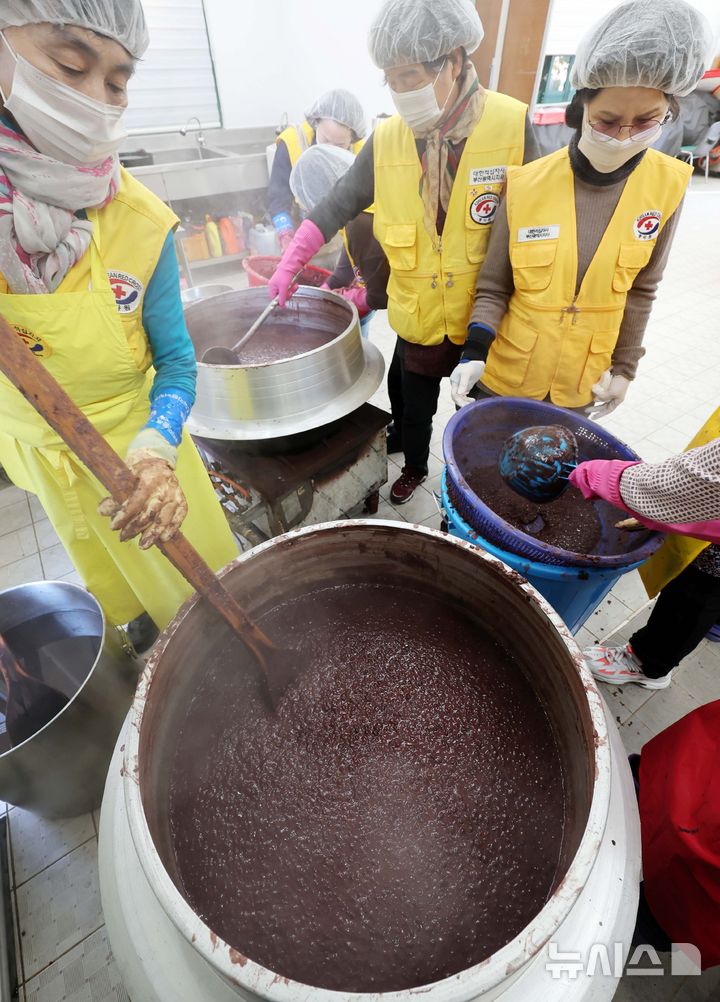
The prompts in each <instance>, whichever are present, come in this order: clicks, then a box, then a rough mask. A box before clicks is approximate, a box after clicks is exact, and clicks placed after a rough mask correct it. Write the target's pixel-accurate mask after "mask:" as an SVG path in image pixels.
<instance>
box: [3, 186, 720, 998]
mask: <svg viewBox="0 0 720 1002" xmlns="http://www.w3.org/2000/svg"><path fill="white" fill-rule="evenodd" d="M718 219H720V179H717V180H713V181H711V182H710V184H708V185H706V184H705V182H704V181H703V180H702V179H695V180H694V181H693V189H692V191H691V193H690V194H689V196H688V198H687V201H686V205H685V211H684V215H683V220H682V223H681V226H680V229H679V232H678V235H677V239H676V242H675V246H674V248H673V252H672V256H671V260H670V263H669V265H668V269H667V274H666V277H665V280H664V282H663V285H662V288H661V291H660V294H659V297H658V301H657V304H656V306H655V309H654V312H653V317H652V320H651V323H650V327H649V330H648V334H647V338H646V346H647V357H646V358H645V359H644V360H643V362H642V363H641V366H640V373H639V377H638V379H637V380H636V381H635V383H634V384H633V386H632V387H631V390H630V393H629V394H628V398H627V400H626V402H625V404H624V405H623V406H622V408H620V409H619V410H618V411H617V412H616V413H615V414H613V415H612V416H611V417H610V418H609V419H608V420H607V421H606V422H605V425H606V427H607V428H608V429H610V430H612V431H613V432H614V433H615V434H617V435H618V436H619V437H620V438H622V439H624V440H625V441H626V442H628V443H629V444H630V445H632V446H633V447H634V448H636V449H637V450H638V452H639V453H640V454H641V455H642V456H643V457H644V458H646V459H648V460H651V461H656V460H660V459H663V458H665V457H666V456H668V455H670V454H671V453H672V452H675V451H678V450H680V449H682V448H683V447H684V446H685V445H686V443H687V441H688V440H689V439H690V438H691V437H692V435H693V434H694V433H695V431H696V430H697V428H698V427H699V426H700V425H701V424H702V422H703V421H704V420H705V419H706V418H707V416H708V415H709V414H710V412H711V411H712V410H713V409H714V408H715V407H716V406H717V405H718V403H719V402H720V334H719V333H718V332H719V330H720V320H719V318H720V281H719V279H720V264H719V263H718V257H717V253H716V248H717V230H718ZM372 339H373V341H374V342H375V343H376V344H377V345H378V346H379V347H380V348H381V350H382V351H383V354H384V355H385V358H386V360H387V361H389V359H390V355H391V352H392V345H393V337H392V334H391V332H390V330H389V328H388V326H387V322H386V319H385V315H384V314H379V315H377V316H376V318H375V320H374V321H373V329H372ZM373 402H375V403H377V404H378V405H379V406H385V407H386V406H387V395H386V392H385V389H384V387H383V388H382V389H381V390H379V391H378V393H377V394H376V397H375V398H374V401H373ZM453 412H454V408H453V404H452V402H451V400H450V393H449V389H448V387H447V385H445V386H444V387H443V390H442V394H441V401H440V407H439V411H438V417H437V420H436V424H435V431H434V434H433V440H432V454H431V457H430V475H429V478H428V480H427V482H426V484H425V485H423V487H421V488H420V489H419V491H418V493H417V495H416V497H415V498H414V499H413V501H412V502H411V503H410V504H408V505H405V506H404V507H402V508H399V509H397V508H394V507H393V506H392V505H390V503H389V502H388V500H387V498H388V491H389V486H388V485H386V486H385V487H384V488H383V490H382V492H381V493H382V497H383V500H382V501H381V504H380V508H379V510H378V513H377V516H376V517H378V518H395V519H400V520H404V521H411V522H422V523H424V524H426V525H432V526H435V527H437V526H438V524H439V516H438V511H437V504H436V501H435V498H434V496H433V494H434V492H436V491H438V489H439V478H440V473H441V470H442V447H441V440H442V430H443V428H444V425H445V423H446V422H447V420H448V419H449V418H450V417H451V415H452V414H453ZM395 458H400V457H395ZM398 474H399V467H398V466H397V465H396V464H395V463H394V461H391V463H390V480H391V481H392V479H393V478H394V477H395V476H397V475H398ZM1 486H2V485H1V484H0V487H1ZM43 577H48V578H49V577H62V578H63V579H65V580H71V581H78V580H79V579H78V578H77V576H76V575H75V572H74V571H73V570H72V566H71V564H70V563H69V561H68V559H67V557H66V555H65V554H64V552H63V549H62V546H61V545H60V544H59V543H58V541H57V538H56V537H55V534H54V532H53V530H52V528H51V527H50V525H49V523H48V521H47V519H45V518H44V515H43V513H42V510H41V509H40V508H39V506H38V504H37V502H36V501H35V499H34V498H28V497H27V496H26V495H25V494H24V493H23V492H22V491H18V490H16V489H15V488H9V487H8V488H5V489H4V490H2V489H0V590H2V589H4V588H8V587H10V586H12V585H15V584H20V583H23V582H25V581H33V580H38V579H42V578H43ZM648 614H649V607H648V603H647V600H646V596H645V592H644V590H643V588H642V585H641V583H640V580H639V577H638V575H637V573H636V572H634V573H632V574H630V575H628V576H626V577H625V578H623V579H622V581H621V582H620V583H619V584H618V585H617V587H616V588H615V589H614V590H613V592H612V594H611V596H610V597H609V598H608V600H606V601H605V602H604V603H603V604H602V606H601V607H600V608H599V609H598V610H597V611H596V612H595V614H594V615H593V616H591V617H590V619H589V621H588V622H587V623H586V624H585V626H584V627H583V629H582V630H581V632H580V634H579V638H578V639H579V640H580V642H581V644H585V643H592V642H594V641H595V640H596V639H600V638H608V637H612V638H613V639H617V640H618V641H621V640H626V639H627V638H628V637H629V636H630V634H631V632H632V631H633V629H635V628H636V626H637V625H639V624H640V623H642V622H643V621H644V619H646V618H647V615H648ZM602 688H603V695H604V696H605V698H606V699H607V701H608V703H609V704H610V706H611V708H612V711H613V715H614V716H615V719H616V721H617V723H618V726H619V727H620V731H621V734H622V736H623V739H624V742H625V745H626V748H627V749H628V750H629V751H637V750H639V749H640V748H641V747H642V745H643V744H644V743H645V742H646V741H647V740H649V739H650V738H651V737H652V736H653V735H654V734H656V733H657V732H658V731H660V730H662V729H663V728H664V727H666V726H667V725H668V724H670V723H672V722H673V721H674V720H677V719H678V718H679V717H680V716H682V715H683V714H685V713H687V712H688V711H689V710H690V709H692V708H693V707H694V706H697V705H699V704H701V703H704V702H707V701H709V700H711V699H716V698H720V646H718V647H715V646H713V645H711V644H708V643H706V642H703V643H702V644H701V645H700V647H699V648H698V650H697V651H696V652H695V654H694V655H692V656H691V657H689V658H688V659H687V660H686V662H685V663H684V664H683V665H682V666H681V668H680V669H679V670H678V671H677V672H676V676H675V679H674V681H673V684H672V687H671V688H670V689H669V690H666V691H664V692H656V693H652V692H648V691H646V690H643V689H639V688H638V687H635V686H631V687H627V688H625V689H613V688H611V687H607V686H603V687H602ZM3 810H4V808H3V806H2V805H0V813H2V811H3ZM8 816H9V820H10V848H11V872H12V880H13V891H12V896H13V907H14V913H15V917H16V936H18V937H19V943H20V950H19V957H20V968H19V980H20V982H21V984H23V985H24V990H23V991H21V996H20V997H21V999H23V1000H25V1002H105V1000H108V1002H110V1000H112V1002H126V1000H127V995H126V993H125V991H124V989H123V987H122V985H121V983H120V979H119V977H118V974H117V970H116V968H115V966H114V964H113V962H112V958H111V954H110V948H109V945H108V943H107V939H106V936H105V933H104V928H103V918H102V914H101V910H100V900H99V894H98V880H97V818H96V817H93V816H92V815H87V816H85V817H82V818H76V819H72V820H70V821H62V822H53V823H49V822H40V821H37V820H35V819H33V818H32V817H31V816H30V815H28V814H27V813H26V812H24V811H21V810H18V809H17V808H13V809H12V810H10V812H9V815H8ZM718 998H720V970H718V969H716V970H715V971H714V972H713V971H711V972H707V973H706V974H705V975H704V976H703V977H701V978H687V979H677V978H676V979H673V978H670V977H666V978H663V979H658V978H650V979H648V978H637V977H633V978H631V977H626V978H625V979H623V983H622V985H621V987H620V989H619V991H618V993H617V995H616V1000H617V1002H636V1000H637V1002H640V1000H653V1002H665V1000H671V999H672V1000H677V1002H705V1000H708V1002H709V1000H711V999H718ZM208 1002H211V1000H208Z"/></svg>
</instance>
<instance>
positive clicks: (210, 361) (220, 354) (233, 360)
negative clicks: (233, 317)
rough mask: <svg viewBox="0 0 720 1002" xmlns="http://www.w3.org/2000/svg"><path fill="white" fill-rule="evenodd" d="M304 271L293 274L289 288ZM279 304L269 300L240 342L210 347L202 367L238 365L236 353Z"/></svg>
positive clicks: (204, 353) (205, 353)
mask: <svg viewBox="0 0 720 1002" xmlns="http://www.w3.org/2000/svg"><path fill="white" fill-rule="evenodd" d="M304 270H305V269H304V267H303V268H301V269H300V271H296V272H295V274H294V275H293V277H292V279H291V281H290V288H292V287H293V286H294V285H295V283H296V282H297V280H298V279H299V278H300V276H301V275H302V273H303V271H304ZM279 302H280V300H279V299H278V297H277V296H275V298H274V299H271V300H270V302H269V303H268V305H267V306H266V307H265V309H264V310H263V311H262V313H261V314H260V316H259V317H258V318H257V320H256V321H255V323H254V324H253V325H252V327H251V328H250V330H249V331H246V333H245V334H243V336H242V337H241V338H240V340H239V341H238V342H237V343H236V344H234V345H233V346H232V348H223V346H222V345H219V344H214V345H211V346H210V347H209V348H207V349H206V350H205V351H204V352H203V357H202V358H201V359H200V361H201V362H202V363H203V364H204V365H239V364H240V359H239V358H238V352H239V351H240V349H241V348H243V347H244V346H245V345H246V344H247V342H248V341H249V340H250V338H251V337H252V336H253V334H255V333H256V332H257V331H258V330H259V329H260V327H262V325H263V324H264V323H265V321H266V320H267V318H268V317H269V316H270V314H271V313H272V311H273V310H274V309H275V307H276V306H278V305H279Z"/></svg>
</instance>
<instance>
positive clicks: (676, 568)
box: [570, 408, 720, 689]
mask: <svg viewBox="0 0 720 1002" xmlns="http://www.w3.org/2000/svg"><path fill="white" fill-rule="evenodd" d="M570 482H571V483H572V484H573V485H574V486H575V487H577V488H579V489H580V490H581V491H582V493H583V496H584V497H585V498H586V499H587V500H589V501H592V500H595V499H596V498H601V499H603V500H605V501H609V502H610V503H611V504H613V505H615V506H616V507H618V508H623V509H625V511H628V512H629V513H630V514H631V515H634V516H635V518H637V520H638V521H639V522H641V523H642V524H643V525H646V526H648V527H649V528H651V529H659V530H660V531H661V532H668V533H671V535H669V536H668V537H667V539H666V540H665V542H664V543H663V545H662V546H661V548H660V549H659V550H658V551H657V553H656V554H655V555H654V556H653V557H651V558H650V560H649V561H648V562H647V563H646V564H644V565H643V567H641V568H640V574H641V576H642V579H643V581H644V583H645V587H646V589H647V592H648V595H649V596H650V598H654V597H655V596H656V595H659V598H658V600H657V603H656V604H655V607H654V609H653V611H652V614H651V615H650V619H649V620H648V623H647V625H646V626H644V627H643V628H642V629H640V630H638V631H637V632H636V633H635V634H634V635H633V636H632V637H631V638H630V642H629V643H628V644H625V645H623V646H621V647H606V646H604V645H600V646H598V647H591V648H589V649H588V650H586V651H585V657H586V658H587V660H588V664H589V666H590V669H591V671H592V673H593V675H594V676H595V678H597V679H598V680H599V681H601V682H607V683H609V684H611V685H624V684H625V683H626V682H636V683H637V684H638V685H642V686H644V687H645V688H646V689H665V688H666V687H667V686H668V685H670V682H671V681H672V672H673V669H674V668H675V667H676V666H677V665H678V664H679V663H680V662H681V661H682V659H683V658H684V657H686V656H687V655H688V654H690V653H691V651H693V650H694V649H695V648H696V647H697V645H698V644H699V643H700V641H701V640H702V638H703V637H704V636H705V634H706V633H707V632H708V630H709V629H710V628H711V627H712V626H713V625H714V624H715V623H716V622H717V621H718V620H719V619H720V408H719V409H718V410H716V411H715V413H714V414H712V415H711V416H710V418H709V419H708V421H706V423H705V424H704V425H703V427H702V428H701V429H700V431H699V432H698V434H697V435H696V436H695V438H694V439H693V440H692V442H690V444H689V445H688V447H687V450H686V451H685V452H684V453H683V455H681V456H673V457H671V458H670V459H667V460H665V461H664V462H662V463H624V462H618V461H609V462H608V461H606V460H592V461H591V462H588V463H581V464H580V466H578V468H577V469H576V470H574V471H573V473H572V474H571V476H570Z"/></svg>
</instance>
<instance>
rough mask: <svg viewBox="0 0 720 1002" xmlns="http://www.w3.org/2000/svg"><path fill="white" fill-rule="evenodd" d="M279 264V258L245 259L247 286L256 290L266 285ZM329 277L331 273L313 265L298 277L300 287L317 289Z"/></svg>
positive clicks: (257, 255) (257, 256) (253, 257)
mask: <svg viewBox="0 0 720 1002" xmlns="http://www.w3.org/2000/svg"><path fill="white" fill-rule="evenodd" d="M279 264H280V258H279V257H271V256H269V255H264V254H255V255H252V256H251V257H246V258H245V260H244V261H243V268H244V269H245V271H246V272H247V277H248V285H249V286H250V287H251V288H256V287H257V286H258V285H268V283H269V282H270V279H271V278H272V276H273V274H274V272H275V269H276V268H277V266H278V265H279ZM330 275H331V272H329V271H326V270H325V268H316V267H315V265H314V264H309V265H308V266H307V268H305V269H304V271H303V273H302V275H301V276H300V285H314V286H315V287H316V288H319V287H320V286H321V285H323V284H324V283H325V282H327V280H328V279H329V278H330Z"/></svg>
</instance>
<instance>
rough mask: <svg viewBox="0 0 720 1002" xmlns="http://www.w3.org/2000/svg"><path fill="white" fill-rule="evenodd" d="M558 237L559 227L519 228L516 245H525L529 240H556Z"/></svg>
mask: <svg viewBox="0 0 720 1002" xmlns="http://www.w3.org/2000/svg"><path fill="white" fill-rule="evenodd" d="M559 236H560V227H559V226H521V227H520V229H519V230H518V243H521V244H526V243H528V242H529V241H530V240H557V239H558V237H559Z"/></svg>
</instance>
